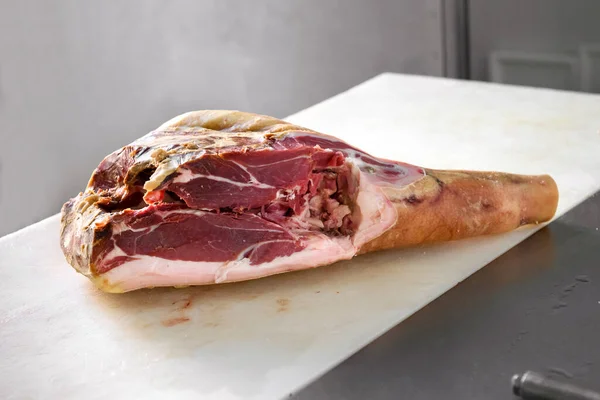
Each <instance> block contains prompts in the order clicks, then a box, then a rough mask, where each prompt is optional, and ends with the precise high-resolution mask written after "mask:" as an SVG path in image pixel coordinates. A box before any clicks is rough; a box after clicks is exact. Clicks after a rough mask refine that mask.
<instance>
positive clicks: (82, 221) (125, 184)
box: [61, 110, 558, 292]
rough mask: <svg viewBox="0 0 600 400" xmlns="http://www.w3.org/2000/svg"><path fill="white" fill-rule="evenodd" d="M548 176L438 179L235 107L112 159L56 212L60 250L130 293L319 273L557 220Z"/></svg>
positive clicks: (447, 174)
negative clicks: (412, 248)
mask: <svg viewBox="0 0 600 400" xmlns="http://www.w3.org/2000/svg"><path fill="white" fill-rule="evenodd" d="M557 199H558V192H557V188H556V184H555V183H554V181H553V180H552V178H551V177H549V176H547V175H541V176H523V175H514V174H502V173H496V172H471V171H434V170H428V169H425V168H421V167H418V166H413V165H410V164H406V163H401V162H398V161H391V160H383V159H379V158H376V157H374V156H372V155H369V154H367V153H365V152H363V151H361V150H359V149H357V148H354V147H352V146H351V145H349V144H347V143H345V142H343V141H341V140H339V139H337V138H335V137H332V136H327V135H323V134H320V133H317V132H314V131H311V130H309V129H306V128H302V127H298V126H295V125H292V124H289V123H286V122H283V121H280V120H277V119H275V118H271V117H267V116H261V115H256V114H251V113H243V112H237V111H210V110H209V111H197V112H191V113H187V114H183V115H181V116H178V117H176V118H174V119H172V120H171V121H168V122H166V123H165V124H163V125H162V126H161V127H159V128H158V129H156V130H155V131H152V132H150V133H148V134H147V135H145V136H143V137H141V138H140V139H138V140H136V141H134V142H133V143H131V144H129V145H128V146H125V147H123V148H122V149H119V150H117V151H115V152H114V153H113V154H110V155H108V156H107V157H106V158H105V159H104V160H103V161H102V162H101V163H100V165H99V166H98V168H96V170H95V171H94V172H93V174H92V176H91V178H90V181H89V183H88V186H87V188H86V190H85V191H84V192H82V193H80V194H79V195H78V196H76V197H75V198H73V199H71V200H69V201H68V202H67V203H65V205H64V206H63V208H62V224H61V247H62V249H63V252H64V254H65V256H66V258H67V260H68V261H69V263H70V264H71V265H72V266H73V267H74V268H75V269H76V270H77V271H79V272H81V273H82V274H84V275H86V276H87V277H89V278H90V279H92V281H93V282H95V283H96V285H97V286H98V287H100V288H101V289H103V290H106V291H110V292H125V291H130V290H135V289H140V288H145V287H155V286H185V285H202V284H212V283H222V282H233V281H239V280H247V279H255V278H261V277H265V276H268V275H273V274H277V273H282V272H288V271H294V270H301V269H307V268H313V267H317V266H322V265H327V264H331V263H334V262H336V261H339V260H344V259H350V258H352V257H354V256H355V255H357V254H361V253H365V252H369V251H376V250H381V249H386V248H396V247H402V246H409V245H415V244H420V243H429V242H436V241H445V240H455V239H461V238H465V237H471V236H476V235H483V234H489V233H500V232H506V231H508V230H511V229H515V228H517V227H519V226H521V225H526V224H530V223H539V222H544V221H547V220H548V219H550V218H552V216H553V214H554V212H555V210H556V205H557Z"/></svg>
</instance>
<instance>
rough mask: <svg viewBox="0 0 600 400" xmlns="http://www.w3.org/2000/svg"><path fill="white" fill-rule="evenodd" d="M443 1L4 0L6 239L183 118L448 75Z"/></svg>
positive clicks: (0, 124) (0, 113) (1, 160)
mask: <svg viewBox="0 0 600 400" xmlns="http://www.w3.org/2000/svg"><path fill="white" fill-rule="evenodd" d="M440 1H441V0H425V1H423V0H403V1H399V0H344V1H342V0H339V1H336V0H294V1H291V0H288V1H281V0H269V1H246V0H239V1H233V0H226V1H224V0H215V1H208V0H204V1H162V0H146V1H142V0H129V1H120V0H112V1H80V0H70V1H68V0H55V1H49V0H19V1H11V0H0V135H1V141H0V143H1V149H0V236H1V235H3V234H5V233H8V232H11V231H13V230H15V229H18V228H20V227H23V226H25V225H28V224H30V223H32V222H35V221H38V220H40V219H42V218H44V217H46V216H49V215H51V214H54V213H56V212H58V211H59V209H60V206H61V205H62V203H63V202H64V201H65V200H66V199H67V198H68V197H70V196H73V195H76V194H77V193H78V192H79V191H80V190H82V189H83V188H84V186H85V184H86V182H87V179H88V178H89V176H90V174H91V172H92V170H93V168H95V166H96V165H97V164H98V162H99V161H100V160H101V159H102V157H103V156H104V155H106V154H108V153H110V152H111V151H113V150H115V149H116V148H118V147H120V146H122V145H124V144H126V143H128V142H130V141H131V140H133V139H135V138H137V137H139V136H141V135H143V134H145V133H146V132H147V131H149V130H151V129H153V128H154V127H156V126H157V125H159V124H160V123H162V122H163V121H164V120H166V119H168V118H170V117H172V116H174V115H177V114H179V113H182V112H185V111H189V110H192V109H202V108H232V109H241V110H247V111H253V112H259V113H266V114H271V115H274V116H277V117H284V116H286V115H288V114H291V113H293V112H295V111H297V110H300V109H302V108H305V107H307V106H309V105H312V104H313V103H315V102H318V101H320V100H323V99H325V98H327V97H330V96H331V95H334V94H336V93H338V92H340V91H343V90H345V89H347V88H349V87H351V86H353V85H355V84H357V83H359V82H361V81H364V80H366V79H368V78H370V77H372V76H374V75H376V74H378V73H381V72H384V71H393V72H405V73H418V74H428V75H441V74H442V71H443V66H442V61H441V60H442V59H443V57H442V54H441V52H442V41H441V33H440V29H441V23H440V12H439V11H440Z"/></svg>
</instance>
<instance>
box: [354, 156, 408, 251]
mask: <svg viewBox="0 0 600 400" xmlns="http://www.w3.org/2000/svg"><path fill="white" fill-rule="evenodd" d="M353 168H354V169H356V170H357V169H358V168H357V167H356V166H354V167H353ZM356 205H357V206H358V208H359V210H360V215H361V217H362V220H361V221H360V224H359V226H358V228H357V229H356V232H355V234H354V236H353V239H352V243H353V244H354V247H356V248H357V249H358V248H360V246H362V245H363V244H365V243H367V242H369V241H371V240H373V239H375V238H376V237H378V236H380V235H381V234H382V233H383V232H385V231H387V230H388V229H389V228H391V227H392V226H394V224H395V223H396V219H397V218H398V212H397V211H396V208H395V207H394V205H393V204H392V202H391V201H390V200H389V199H388V198H387V196H386V195H385V194H384V193H383V192H382V191H381V189H380V188H379V186H377V185H374V184H372V183H370V182H369V176H368V175H367V174H365V173H362V172H360V184H359V188H358V196H357V197H356Z"/></svg>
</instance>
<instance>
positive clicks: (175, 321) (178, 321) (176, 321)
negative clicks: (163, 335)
mask: <svg viewBox="0 0 600 400" xmlns="http://www.w3.org/2000/svg"><path fill="white" fill-rule="evenodd" d="M189 320H190V319H189V318H188V317H177V318H171V319H166V320H164V321H162V324H163V326H166V327H171V326H175V325H179V324H183V323H185V322H188V321H189Z"/></svg>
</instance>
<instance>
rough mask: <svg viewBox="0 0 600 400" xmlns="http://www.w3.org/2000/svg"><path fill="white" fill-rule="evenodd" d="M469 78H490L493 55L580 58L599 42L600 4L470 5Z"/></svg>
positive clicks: (545, 0) (517, 0) (505, 1)
mask: <svg viewBox="0 0 600 400" xmlns="http://www.w3.org/2000/svg"><path fill="white" fill-rule="evenodd" d="M469 14H470V15H469V19H470V44H471V46H470V47H471V54H470V58H471V77H472V78H473V79H478V80H487V79H488V61H487V57H488V55H489V54H490V52H491V51H493V50H517V51H525V52H549V53H554V52H561V53H567V54H576V52H577V51H578V46H579V45H580V44H582V43H587V42H595V43H600V1H598V0H502V1H498V0H470V2H469Z"/></svg>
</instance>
